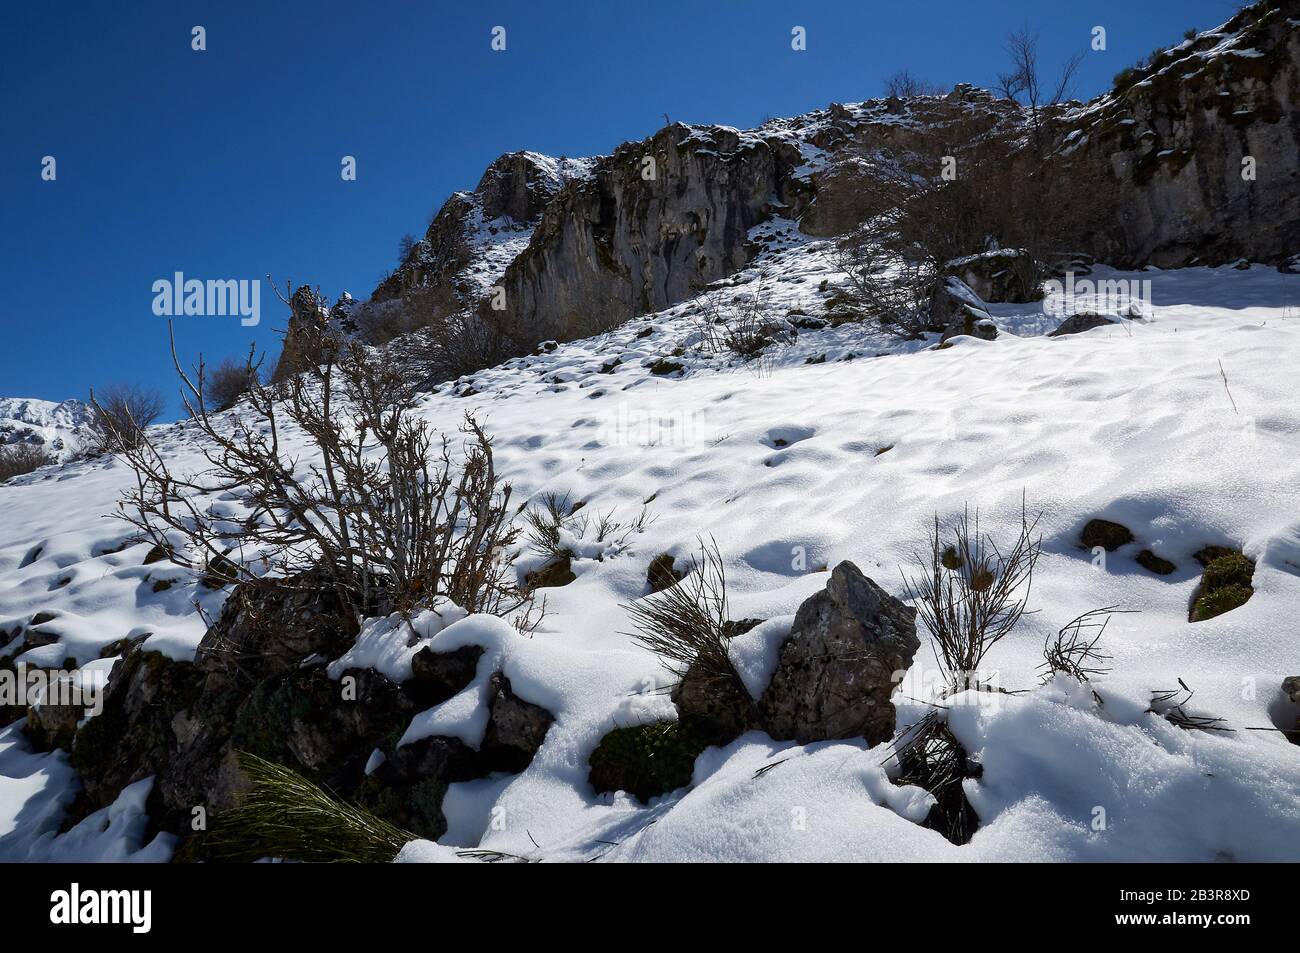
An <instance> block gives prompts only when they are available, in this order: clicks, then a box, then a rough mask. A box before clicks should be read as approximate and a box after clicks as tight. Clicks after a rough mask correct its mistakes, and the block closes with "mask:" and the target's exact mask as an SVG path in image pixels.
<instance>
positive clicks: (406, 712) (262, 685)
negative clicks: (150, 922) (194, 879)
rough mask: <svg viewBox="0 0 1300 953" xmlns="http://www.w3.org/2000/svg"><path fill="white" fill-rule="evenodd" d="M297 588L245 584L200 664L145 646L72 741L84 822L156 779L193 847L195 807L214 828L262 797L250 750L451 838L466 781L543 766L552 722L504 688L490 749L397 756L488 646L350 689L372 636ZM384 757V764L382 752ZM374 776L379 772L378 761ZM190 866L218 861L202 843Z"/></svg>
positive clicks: (159, 794) (125, 663) (494, 697)
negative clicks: (361, 647)
mask: <svg viewBox="0 0 1300 953" xmlns="http://www.w3.org/2000/svg"><path fill="white" fill-rule="evenodd" d="M302 582H303V585H302V587H301V588H300V589H297V590H284V589H256V588H252V587H239V588H237V589H236V590H235V591H234V592H232V594H231V596H230V598H229V599H228V600H227V602H226V605H225V607H224V608H223V610H222V613H221V615H220V616H219V617H218V619H217V620H216V622H214V623H213V625H212V627H211V628H210V629H209V631H208V633H207V634H206V635H205V636H204V638H203V641H202V642H201V643H200V646H199V650H198V652H197V653H196V656H195V660H194V662H192V663H190V662H179V661H174V660H172V659H169V658H167V657H165V656H163V655H160V654H159V653H157V652H148V651H144V650H143V649H142V648H141V647H139V646H135V647H132V648H130V649H129V650H128V651H127V652H126V654H124V655H123V656H122V658H121V659H119V660H118V662H117V663H116V664H115V665H114V666H113V671H112V674H111V676H110V680H109V686H108V689H107V691H106V693H105V698H104V707H103V711H102V712H101V713H100V714H99V715H98V716H96V717H94V718H92V719H90V720H89V721H87V722H86V723H85V725H84V726H83V727H82V728H81V729H80V730H79V731H77V732H76V734H75V737H74V738H73V739H72V744H71V751H72V764H73V766H74V767H75V768H76V769H77V771H78V774H79V775H80V777H81V780H82V788H83V790H82V793H81V795H80V797H79V800H78V803H77V804H75V805H74V806H73V809H72V811H71V812H70V815H69V818H68V821H67V823H68V824H69V825H70V824H72V823H75V822H76V821H77V820H80V819H81V818H84V817H85V816H86V815H87V814H89V813H90V812H92V811H94V810H97V809H99V808H102V807H106V806H107V805H109V804H111V803H112V802H113V800H114V799H115V798H116V797H117V796H118V794H119V793H120V792H121V791H122V789H123V788H124V787H126V786H127V785H128V784H131V783H134V782H135V781H139V780H142V779H144V778H147V777H150V776H152V777H153V778H154V785H153V788H152V790H151V792H150V795H149V802H148V805H147V807H148V812H149V816H150V818H151V820H152V821H153V823H154V824H155V825H156V826H157V827H158V828H159V829H161V830H166V831H170V832H172V833H174V834H178V835H181V836H182V837H186V836H188V835H190V834H191V833H192V827H191V823H192V821H193V819H194V816H195V813H194V812H195V809H196V808H202V809H203V811H204V813H205V814H206V815H210V816H212V817H214V818H219V816H220V815H221V814H222V813H223V812H225V811H228V810H230V809H231V808H232V807H234V806H236V805H237V804H238V803H239V800H240V797H241V795H242V794H243V792H244V791H245V790H247V788H248V779H247V777H246V776H245V774H244V771H243V769H242V767H241V764H240V758H239V754H240V753H241V752H243V753H248V754H252V755H256V756H258V757H260V758H263V759H266V760H269V761H274V762H276V763H278V764H282V765H285V766H286V767H289V768H291V769H292V770H294V771H296V772H298V773H299V774H301V775H303V776H304V777H306V778H308V779H309V780H311V781H313V782H314V783H317V784H320V785H323V786H324V787H325V788H327V789H328V790H329V791H331V792H333V793H335V794H336V795H337V796H339V797H342V798H344V799H346V800H349V801H353V802H356V803H358V804H360V805H362V806H363V807H365V808H367V809H369V810H371V811H373V812H374V813H376V814H378V815H380V816H381V817H384V818H385V819H387V820H389V821H391V822H392V823H394V824H396V825H397V826H399V827H401V828H402V829H404V830H409V831H411V832H412V833H415V834H418V835H420V836H423V837H428V838H437V837H439V836H441V834H442V833H443V832H444V831H445V830H446V819H445V818H444V817H443V815H442V808H441V805H442V797H443V795H444V794H445V793H446V790H447V786H448V785H449V784H451V783H452V782H455V781H466V780H471V779H473V778H479V777H483V776H485V775H487V774H488V773H490V772H494V771H506V772H518V771H521V770H523V769H524V768H525V767H527V766H528V764H529V763H530V762H531V761H532V758H533V755H534V754H535V753H536V751H537V749H538V748H539V747H540V746H541V744H542V741H543V740H544V738H545V736H546V733H547V730H548V729H549V728H550V725H551V721H552V718H551V715H550V713H549V712H547V711H545V710H544V709H542V708H540V707H538V706H536V705H533V704H530V703H528V702H526V701H524V700H523V699H520V698H519V697H518V696H516V695H515V694H514V692H513V690H512V688H511V685H510V682H509V680H508V679H506V678H505V677H504V676H503V675H501V674H500V673H496V674H494V675H493V676H492V677H491V680H490V691H489V699H488V725H487V731H486V734H485V737H484V740H483V743H482V745H480V747H479V748H478V749H477V750H475V749H474V748H471V747H470V746H468V745H466V744H464V743H463V742H462V741H460V740H458V739H455V738H442V737H431V738H425V739H422V740H420V741H417V742H414V743H412V744H409V745H403V746H400V747H399V746H398V741H399V739H400V738H401V736H402V735H403V733H404V732H405V730H406V728H407V726H408V725H409V724H410V722H411V719H412V718H413V717H414V716H415V715H416V714H418V713H419V712H421V711H424V710H426V709H428V708H430V707H431V706H433V705H436V704H439V703H440V702H443V701H446V700H447V699H448V698H450V697H452V696H453V695H455V694H457V693H459V692H460V691H461V690H463V689H464V688H465V687H466V686H467V685H468V684H469V682H470V681H471V680H472V679H473V678H474V677H475V674H476V671H477V667H478V662H479V658H480V656H481V654H482V650H481V649H477V650H475V648H474V647H468V648H466V649H460V650H458V651H456V652H453V653H447V654H438V653H434V652H432V651H431V650H430V649H428V648H427V647H426V648H425V649H422V650H421V652H420V653H418V655H417V659H418V662H417V663H416V664H413V666H412V668H413V677H412V678H411V679H409V680H408V681H406V682H404V683H401V684H398V683H395V682H393V681H390V680H389V679H388V678H386V677H384V676H383V675H381V674H379V673H377V672H375V671H372V670H370V669H357V670H350V671H347V672H344V673H342V677H341V678H340V679H339V680H334V679H331V678H330V677H329V676H328V675H327V674H326V671H325V661H326V660H327V659H328V658H333V657H335V656H337V655H338V654H339V653H340V652H341V651H342V650H343V649H345V648H346V646H347V645H349V644H350V643H351V642H352V640H353V639H354V638H355V637H356V634H357V624H356V621H355V619H353V618H352V617H351V616H350V615H348V614H347V613H344V612H343V611H341V609H340V607H339V605H338V603H337V600H336V598H335V597H334V596H333V593H332V592H331V591H330V590H328V589H327V588H322V587H319V586H313V585H312V584H311V580H303V581H302ZM376 750H378V751H379V752H380V753H381V754H382V755H383V759H382V761H381V763H380V764H378V766H373V765H371V762H372V757H373V755H374V752H375V751H376ZM368 765H371V767H372V770H371V771H370V772H367V770H366V769H367V766H368ZM183 856H185V857H186V858H188V859H201V858H203V857H204V856H205V853H204V847H203V839H202V838H201V837H199V838H194V839H193V840H192V841H191V842H190V843H189V844H187V846H186V849H185V850H184V851H183Z"/></svg>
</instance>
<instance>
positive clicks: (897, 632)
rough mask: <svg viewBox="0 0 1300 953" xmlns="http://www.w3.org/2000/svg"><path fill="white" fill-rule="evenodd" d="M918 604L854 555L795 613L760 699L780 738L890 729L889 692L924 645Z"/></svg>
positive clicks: (884, 734)
mask: <svg viewBox="0 0 1300 953" xmlns="http://www.w3.org/2000/svg"><path fill="white" fill-rule="evenodd" d="M915 618H916V610H915V609H913V608H912V607H911V606H908V605H905V604H903V603H902V602H899V601H898V600H897V599H895V598H894V597H893V596H891V595H890V594H889V593H887V592H885V591H884V590H883V589H881V588H880V587H879V586H878V585H876V584H875V583H874V582H872V581H871V580H870V579H868V578H867V577H866V576H864V575H862V571H861V570H860V569H858V567H857V566H855V565H853V563H851V562H847V561H846V562H842V563H840V564H839V565H838V566H836V567H835V569H834V570H833V571H832V572H831V578H830V581H829V582H828V583H827V584H826V589H825V590H823V591H822V592H819V593H817V594H816V595H814V596H812V597H811V598H809V599H808V600H807V601H806V602H804V604H803V605H801V606H800V607H799V611H798V612H797V613H796V614H795V617H794V627H793V628H792V629H791V630H790V637H789V638H788V639H787V640H786V642H785V644H784V645H783V646H782V647H781V655H780V661H779V662H778V663H777V668H776V672H775V673H774V674H773V675H772V681H771V684H769V685H768V687H767V690H766V691H765V692H764V693H763V698H762V700H761V702H760V707H761V709H762V712H763V724H764V725H765V727H766V728H767V731H768V733H769V734H770V735H771V736H772V737H773V738H775V739H777V740H786V739H794V740H796V741H798V742H799V743H800V744H808V743H809V742H813V741H827V740H831V739H836V738H855V737H862V738H866V739H867V742H868V743H869V744H873V745H874V744H880V743H881V742H882V741H888V740H889V739H890V738H892V737H893V736H894V706H893V704H892V703H891V702H890V700H889V699H890V696H891V695H892V694H893V693H894V690H895V689H896V688H897V686H898V681H899V679H900V677H901V673H903V672H906V671H907V670H908V669H909V668H911V665H912V656H913V655H915V654H916V650H917V649H918V648H920V647H921V642H920V640H919V639H917V637H916V621H915Z"/></svg>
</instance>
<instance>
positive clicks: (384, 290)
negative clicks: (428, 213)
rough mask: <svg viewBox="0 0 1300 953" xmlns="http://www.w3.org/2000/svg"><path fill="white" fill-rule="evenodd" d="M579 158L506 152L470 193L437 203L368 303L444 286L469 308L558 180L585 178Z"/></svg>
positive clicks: (521, 242) (520, 243)
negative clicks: (430, 218)
mask: <svg viewBox="0 0 1300 953" xmlns="http://www.w3.org/2000/svg"><path fill="white" fill-rule="evenodd" d="M588 165H589V163H588V162H587V160H567V159H553V158H551V157H550V156H544V155H540V154H538V153H535V152H509V153H506V154H505V155H503V156H501V157H499V158H498V159H496V160H495V161H494V162H493V163H492V164H491V165H490V166H488V167H487V170H486V171H485V172H484V173H483V177H482V178H481V179H480V180H479V183H478V186H477V187H475V189H474V191H472V192H456V193H453V194H452V196H451V197H450V198H449V199H447V201H446V202H444V203H443V206H442V208H440V209H439V210H438V214H437V215H435V216H434V218H433V221H432V222H430V223H429V228H428V230H427V231H426V232H425V234H424V239H423V240H422V241H420V242H417V243H416V245H415V247H413V248H412V249H411V251H410V254H408V255H407V256H406V258H405V260H403V261H402V262H401V263H400V264H399V265H398V267H397V268H396V269H395V270H394V271H393V273H392V274H391V275H389V276H388V277H387V278H385V279H384V280H383V281H382V282H380V284H379V286H378V287H377V288H376V289H375V291H374V294H373V295H372V296H371V300H373V301H376V302H379V301H387V300H390V299H393V298H398V297H400V296H401V295H402V294H403V293H405V292H406V291H409V290H410V289H412V288H416V287H420V286H446V287H449V288H450V289H451V290H453V291H454V292H455V293H456V294H457V295H458V296H459V297H460V298H461V299H462V301H464V303H465V304H466V305H469V304H472V303H473V302H474V301H475V300H476V299H477V298H478V297H479V296H480V295H481V294H482V293H483V292H484V290H485V289H486V288H487V287H489V286H490V285H491V284H492V283H493V282H494V281H496V280H497V279H499V278H500V276H501V272H502V271H503V270H504V269H505V266H506V264H507V263H508V262H509V261H510V260H511V259H513V258H514V256H515V255H517V254H518V252H519V251H520V250H522V248H523V247H524V246H525V245H526V244H527V241H528V237H529V236H530V235H531V234H532V230H533V228H534V226H535V225H536V224H537V222H538V220H539V219H540V217H541V214H542V212H543V210H544V209H545V208H546V207H547V206H548V205H549V204H550V202H551V201H552V200H553V199H554V198H555V196H556V194H557V193H558V192H559V191H560V189H561V188H562V186H563V185H564V183H565V181H566V180H568V179H570V178H574V177H578V176H581V175H583V174H585V172H586V169H587V167H588Z"/></svg>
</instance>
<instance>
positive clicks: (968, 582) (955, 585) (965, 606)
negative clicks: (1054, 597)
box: [903, 506, 1041, 694]
mask: <svg viewBox="0 0 1300 953" xmlns="http://www.w3.org/2000/svg"><path fill="white" fill-rule="evenodd" d="M1037 525H1038V517H1034V518H1033V519H1032V520H1031V519H1029V517H1028V515H1027V514H1026V513H1025V511H1024V508H1023V506H1022V508H1021V514H1020V533H1019V535H1018V536H1017V537H1016V540H1015V542H1014V543H1013V544H1012V545H1011V546H1010V547H1009V548H1008V549H1007V550H1006V551H1005V552H1003V551H1002V550H1001V549H999V548H998V546H997V545H996V544H995V543H994V542H993V540H991V539H990V538H989V537H988V536H987V535H985V534H984V533H983V532H982V531H981V529H980V523H979V513H978V511H977V512H976V514H975V516H974V517H972V516H971V515H970V511H969V510H967V511H964V512H963V513H962V515H961V516H960V517H958V518H957V519H956V520H955V521H954V522H953V523H952V525H951V526H950V527H948V528H946V529H945V528H944V527H942V526H940V523H939V518H938V517H937V516H936V517H935V520H934V527H933V529H932V530H931V532H930V553H929V555H928V557H925V558H923V557H920V556H917V557H916V563H917V564H918V569H919V572H918V573H917V574H915V575H908V574H906V573H904V576H903V583H904V585H905V587H906V589H907V594H908V598H910V599H911V600H913V601H914V602H915V604H916V614H917V617H918V618H919V619H920V620H921V622H922V624H923V625H924V626H925V627H926V629H928V630H929V632H930V635H931V636H932V637H933V645H932V648H933V649H934V652H935V661H936V662H938V664H939V666H940V668H941V669H942V670H943V672H944V675H945V676H946V679H947V693H948V694H953V693H955V692H960V691H964V690H965V689H968V688H977V687H979V682H978V673H979V667H980V664H981V663H982V662H983V660H984V656H985V655H986V654H988V651H989V649H991V648H992V647H993V646H994V645H996V644H997V643H998V642H1000V641H1001V640H1002V639H1003V638H1004V637H1006V635H1007V634H1008V633H1009V632H1011V630H1012V629H1014V628H1015V627H1016V624H1017V623H1018V622H1019V621H1020V619H1021V617H1022V616H1023V615H1024V613H1025V606H1026V604H1027V602H1028V600H1029V593H1030V589H1031V587H1032V583H1033V576H1034V566H1035V565H1036V564H1037V562H1038V556H1039V553H1040V545H1041V540H1040V539H1038V538H1035V537H1034V529H1035V528H1036V527H1037ZM948 533H951V536H952V542H951V544H948V543H945V542H944V537H945V536H947V535H948ZM950 566H953V567H954V568H949V567H950Z"/></svg>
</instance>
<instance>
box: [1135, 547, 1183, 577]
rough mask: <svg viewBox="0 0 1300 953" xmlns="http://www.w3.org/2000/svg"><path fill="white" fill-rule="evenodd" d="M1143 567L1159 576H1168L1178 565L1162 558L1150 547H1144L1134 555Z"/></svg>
mask: <svg viewBox="0 0 1300 953" xmlns="http://www.w3.org/2000/svg"><path fill="white" fill-rule="evenodd" d="M1134 558H1135V559H1136V560H1137V564H1138V565H1139V566H1141V567H1142V568H1143V569H1147V570H1150V571H1151V572H1153V573H1155V574H1156V575H1157V576H1167V575H1169V574H1170V573H1171V572H1173V571H1174V570H1175V569H1177V568H1178V567H1177V566H1175V565H1174V564H1173V563H1171V562H1170V561H1169V560H1167V559H1161V558H1160V557H1159V556H1157V555H1156V554H1155V553H1153V552H1151V550H1149V549H1144V550H1142V552H1140V553H1138V554H1137V556H1135V557H1134Z"/></svg>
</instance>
